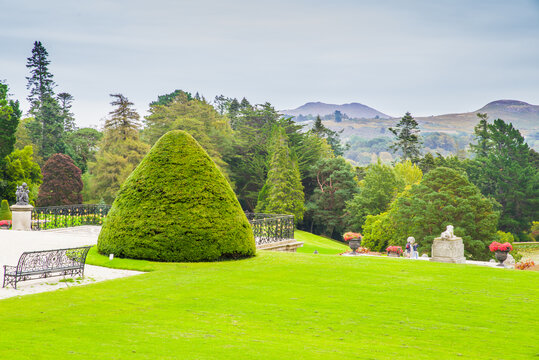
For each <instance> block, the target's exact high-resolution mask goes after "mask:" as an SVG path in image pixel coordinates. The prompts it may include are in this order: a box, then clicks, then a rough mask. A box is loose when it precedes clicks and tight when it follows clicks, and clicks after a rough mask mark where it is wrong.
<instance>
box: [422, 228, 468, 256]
mask: <svg viewBox="0 0 539 360" xmlns="http://www.w3.org/2000/svg"><path fill="white" fill-rule="evenodd" d="M431 251H432V257H431V258H430V259H429V260H430V261H438V262H446V263H454V264H465V263H466V258H465V257H464V243H463V242H462V238H459V237H457V236H455V234H454V232H453V225H447V229H446V230H445V231H444V232H443V233H442V234H441V235H440V237H438V238H436V239H434V241H433V242H432V248H431Z"/></svg>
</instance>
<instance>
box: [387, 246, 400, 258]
mask: <svg viewBox="0 0 539 360" xmlns="http://www.w3.org/2000/svg"><path fill="white" fill-rule="evenodd" d="M386 251H387V256H390V257H400V256H401V254H402V248H401V247H400V246H388V247H387V248H386Z"/></svg>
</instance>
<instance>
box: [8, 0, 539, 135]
mask: <svg viewBox="0 0 539 360" xmlns="http://www.w3.org/2000/svg"><path fill="white" fill-rule="evenodd" d="M35 40H39V41H41V42H42V43H43V45H44V46H45V48H46V49H47V51H48V53H49V60H50V61H51V64H50V71H51V72H52V73H53V74H54V80H55V82H56V84H57V88H56V92H57V93H59V92H69V93H71V94H72V95H73V96H74V97H75V102H74V106H73V110H74V112H75V116H76V119H77V122H78V124H79V126H88V125H92V126H100V125H102V122H101V119H103V118H104V117H106V116H107V114H108V112H109V111H110V110H111V107H110V105H109V102H110V98H109V96H108V95H109V94H110V93H117V92H120V93H123V94H124V95H125V96H127V97H128V98H129V99H130V100H131V101H133V102H134V103H135V104H136V107H137V109H138V110H139V112H140V113H141V114H142V115H144V114H145V113H146V110H147V109H148V104H149V102H151V101H152V100H154V99H156V98H157V96H158V95H162V94H166V93H169V92H172V91H173V90H175V89H183V90H186V91H190V92H192V93H195V92H196V91H199V92H200V93H201V94H203V95H204V96H205V97H206V98H207V99H213V98H214V97H215V95H219V94H224V95H225V96H229V97H238V98H241V97H244V96H245V97H246V98H247V99H248V100H250V101H251V103H262V102H265V101H269V102H271V103H272V104H273V105H274V106H275V107H276V108H277V109H290V108H296V107H298V106H300V105H302V104H304V103H305V102H309V101H323V102H328V103H338V104H342V103H348V102H360V103H362V104H365V105H368V106H371V107H373V108H375V109H377V110H379V111H382V112H384V113H386V114H389V115H393V116H402V115H403V114H404V113H405V112H406V111H410V112H412V114H413V115H416V116H425V115H438V114H443V113H452V112H466V111H473V110H477V109H479V108H480V107H482V106H483V105H485V104H486V103H488V102H490V101H493V100H498V99H515V100H522V101H526V102H529V103H532V104H539V0H512V1H478V0H476V1H459V0H449V1H440V0H437V1H432V0H426V1H412V0H407V1H384V0H375V1H359V0H358V1H351V0H350V1H346V0H332V1H316V0H315V1H313V0H309V1H307V0H306V1H294V0H286V1H281V0H271V1H256V0H250V1H248V0H245V1H234V0H232V1H218V0H198V1H174V0H153V1H139V0H128V1H123V0H122V1H101V0H92V1H85V2H81V1H67V0H66V1H54V0H50V1H15V0H0V79H2V80H5V81H6V82H7V83H8V85H9V87H10V90H11V91H10V92H11V94H12V97H13V98H17V99H19V100H21V101H22V103H23V108H24V110H27V109H28V106H27V103H26V96H27V95H28V91H27V90H26V79H25V77H26V76H28V69H27V68H26V59H27V58H28V57H29V56H30V55H31V50H32V47H33V42H34V41H35Z"/></svg>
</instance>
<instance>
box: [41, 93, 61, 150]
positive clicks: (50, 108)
mask: <svg viewBox="0 0 539 360" xmlns="http://www.w3.org/2000/svg"><path fill="white" fill-rule="evenodd" d="M35 119H36V121H37V122H38V123H39V124H40V125H41V141H40V145H41V147H40V152H39V155H40V156H41V157H43V159H44V160H47V159H48V158H49V156H51V155H52V154H56V153H64V152H65V142H64V138H63V135H64V117H63V115H62V109H61V108H60V105H59V104H58V101H56V99H55V98H53V97H52V96H49V95H48V94H47V95H45V96H44V97H43V99H42V101H41V104H40V107H39V109H38V110H37V111H36V114H35Z"/></svg>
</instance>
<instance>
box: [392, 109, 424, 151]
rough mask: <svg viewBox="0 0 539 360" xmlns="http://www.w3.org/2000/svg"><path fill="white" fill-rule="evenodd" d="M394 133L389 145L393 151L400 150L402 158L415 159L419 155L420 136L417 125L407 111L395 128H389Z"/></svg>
mask: <svg viewBox="0 0 539 360" xmlns="http://www.w3.org/2000/svg"><path fill="white" fill-rule="evenodd" d="M389 131H391V133H393V135H395V142H394V143H393V145H391V146H390V148H391V150H393V151H394V152H397V151H401V152H402V159H403V160H412V161H416V159H418V158H419V157H420V156H421V137H420V136H419V125H418V123H417V121H415V119H414V118H413V117H412V115H411V114H410V113H409V112H407V113H406V114H405V115H404V116H403V117H402V119H401V121H400V122H399V123H398V124H397V126H396V127H395V128H389Z"/></svg>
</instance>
